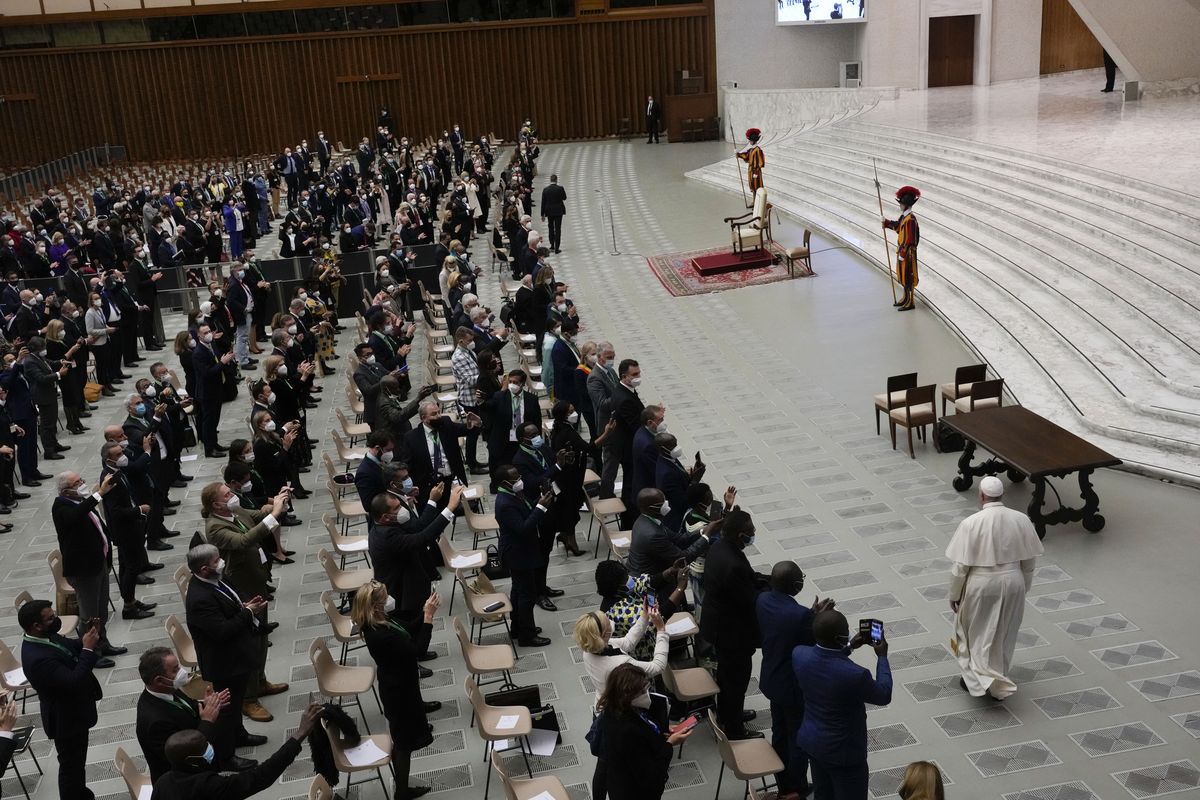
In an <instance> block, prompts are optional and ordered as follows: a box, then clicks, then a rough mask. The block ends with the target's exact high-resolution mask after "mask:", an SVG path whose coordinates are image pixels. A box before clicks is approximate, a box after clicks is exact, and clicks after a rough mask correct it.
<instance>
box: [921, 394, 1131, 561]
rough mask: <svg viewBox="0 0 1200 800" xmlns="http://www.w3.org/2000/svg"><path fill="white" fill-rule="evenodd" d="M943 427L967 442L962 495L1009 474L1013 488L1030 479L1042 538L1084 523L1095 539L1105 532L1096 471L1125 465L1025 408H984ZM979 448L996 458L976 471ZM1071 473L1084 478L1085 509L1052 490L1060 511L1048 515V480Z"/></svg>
mask: <svg viewBox="0 0 1200 800" xmlns="http://www.w3.org/2000/svg"><path fill="white" fill-rule="evenodd" d="M942 421H943V422H944V423H945V424H946V425H947V426H949V427H950V428H952V429H953V430H956V431H958V432H959V433H961V434H962V436H963V438H964V439H966V448H965V449H964V450H963V454H962V456H961V457H960V458H959V459H958V477H957V478H955V479H954V488H955V489H957V490H958V491H960V492H965V491H966V490H967V489H969V488H971V484H972V483H973V482H974V478H975V477H976V476H982V475H995V474H996V473H997V472H1005V471H1006V472H1007V473H1008V479H1009V480H1011V481H1013V482H1014V483H1018V482H1020V481H1023V480H1025V478H1029V479H1030V480H1031V481H1033V498H1032V499H1031V500H1030V501H1029V509H1028V514H1029V519H1030V520H1032V521H1033V525H1034V527H1035V528H1036V529H1037V533H1038V536H1039V537H1042V538H1045V536H1046V526H1047V525H1058V524H1061V523H1064V522H1079V521H1082V522H1083V527H1084V528H1085V529H1086V530H1087V531H1089V532H1091V533H1096V532H1098V531H1099V530H1100V529H1102V528H1103V527H1104V517H1103V516H1101V515H1100V514H1099V513H1097V512H1098V510H1099V508H1100V498H1099V496H1098V495H1097V494H1096V491H1095V489H1093V488H1092V482H1091V476H1092V473H1093V472H1094V471H1095V470H1097V469H1101V468H1103V467H1115V466H1117V465H1118V464H1120V463H1121V459H1119V458H1117V457H1115V456H1113V455H1112V454H1111V453H1106V452H1105V451H1103V450H1101V449H1100V448H1099V447H1096V446H1095V445H1093V444H1091V443H1090V442H1086V441H1084V440H1083V439H1081V438H1079V437H1078V436H1076V435H1075V434H1073V433H1071V432H1070V431H1067V430H1064V429H1062V428H1060V427H1058V426H1057V425H1055V424H1054V423H1053V422H1051V421H1050V420H1048V419H1046V418H1045V417H1042V416H1039V415H1038V414H1035V413H1034V412H1032V411H1030V410H1029V409H1027V408H1023V407H1021V406H1004V407H1001V408H982V409H979V410H977V411H972V412H971V413H969V414H954V415H951V416H949V417H942ZM976 447H982V448H983V449H984V450H987V451H988V452H989V453H992V454H993V456H995V457H994V458H990V459H988V460H987V461H981V462H980V463H978V464H975V465H972V464H971V459H972V458H974V456H975V448H976ZM1072 472H1078V473H1079V493H1080V495H1081V497H1082V499H1083V507H1082V508H1070V507H1068V506H1066V505H1065V504H1064V503H1063V501H1062V496H1061V495H1059V493H1058V490H1057V489H1055V488H1054V486H1053V485H1050V490H1051V491H1053V492H1054V495H1055V497H1057V498H1058V505H1059V507H1058V508H1057V509H1055V510H1054V511H1050V512H1048V513H1046V512H1043V511H1042V505H1043V503H1044V501H1045V498H1046V486H1047V485H1048V484H1047V479H1048V478H1065V477H1067V476H1068V475H1070V474H1071V473H1072Z"/></svg>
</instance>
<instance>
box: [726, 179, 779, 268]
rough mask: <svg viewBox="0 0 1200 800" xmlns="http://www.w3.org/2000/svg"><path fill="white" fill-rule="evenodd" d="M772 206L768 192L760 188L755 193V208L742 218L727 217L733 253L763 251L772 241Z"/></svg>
mask: <svg viewBox="0 0 1200 800" xmlns="http://www.w3.org/2000/svg"><path fill="white" fill-rule="evenodd" d="M770 214H771V206H770V204H769V203H768V202H767V190H766V188H765V187H760V188H759V189H758V191H756V192H755V193H754V206H753V207H752V208H751V209H750V211H749V212H748V213H746V214H742V215H741V216H740V217H726V218H725V222H727V223H728V224H729V236H730V238H731V239H732V240H733V252H735V253H741V252H744V251H745V250H747V249H755V250H761V249H762V248H764V247H766V244H767V242H769V241H771V216H770Z"/></svg>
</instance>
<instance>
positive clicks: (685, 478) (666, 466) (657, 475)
mask: <svg viewBox="0 0 1200 800" xmlns="http://www.w3.org/2000/svg"><path fill="white" fill-rule="evenodd" d="M691 483H692V478H691V476H690V475H688V473H687V470H686V469H684V468H683V466H682V465H681V464H680V463H679V462H678V461H676V460H675V459H673V458H668V457H667V456H662V455H660V456H659V457H658V461H657V463H656V464H655V466H654V486H655V488H657V489H658V490H659V491H661V492H662V493H663V494H664V495H666V497H667V502H668V503H669V504H670V505H671V512H670V513H669V514H667V516H665V517H664V518H663V524H664V525H666V526H667V527H668V528H671V529H673V530H679V529H681V528H682V527H683V516H684V514H686V513H687V510H688V500H687V490H688V486H690V485H691Z"/></svg>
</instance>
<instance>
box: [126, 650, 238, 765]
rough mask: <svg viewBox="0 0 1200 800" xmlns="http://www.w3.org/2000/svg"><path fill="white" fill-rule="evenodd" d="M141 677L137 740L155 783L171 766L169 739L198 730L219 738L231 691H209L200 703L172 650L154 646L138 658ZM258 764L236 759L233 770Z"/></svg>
mask: <svg viewBox="0 0 1200 800" xmlns="http://www.w3.org/2000/svg"><path fill="white" fill-rule="evenodd" d="M138 676H139V677H140V678H141V679H142V684H143V686H145V688H144V689H143V690H142V693H141V694H140V695H139V696H138V702H137V727H136V730H137V740H138V744H139V745H140V746H141V748H142V755H143V756H144V757H145V758H146V767H147V768H148V769H149V770H150V782H151V783H153V782H154V781H157V780H158V779H159V778H161V777H162V776H163V775H165V774H166V773H167V772H168V771H169V770H170V769H171V765H170V764H169V763H168V762H167V755H166V744H167V739H169V738H171V736H172V735H173V734H176V733H178V732H180V731H198V732H199V733H200V734H202V735H203V736H204V738H206V739H208V740H209V741H211V740H212V739H214V738H215V737H216V725H215V723H216V720H217V717H218V715H219V714H220V712H221V709H222V708H223V707H224V706H227V705H228V704H229V694H228V693H227V692H214V691H212V690H211V689H209V690H208V691H207V692H206V693H205V695H204V698H203V699H202V700H200V701H199V702H197V701H196V700H194V699H192V698H191V697H190V696H188V695H187V694H185V693H184V691H183V688H184V687H185V686H186V685H187V683H188V680H189V679H190V678H191V677H192V676H191V673H190V672H189V671H188V670H186V669H184V668H183V666H182V665H180V663H179V659H178V658H177V657H176V656H175V654H174V653H173V652H171V650H170V649H169V648H166V647H151V648H149V649H148V650H146V651H145V652H143V653H142V655H141V657H140V658H139V659H138ZM257 763H258V762H257V761H255V760H253V759H250V758H241V757H240V756H234V762H233V764H231V765H229V766H230V767H231V768H233V769H235V770H238V771H241V770H244V769H249V768H250V767H253V766H255V765H256V764H257Z"/></svg>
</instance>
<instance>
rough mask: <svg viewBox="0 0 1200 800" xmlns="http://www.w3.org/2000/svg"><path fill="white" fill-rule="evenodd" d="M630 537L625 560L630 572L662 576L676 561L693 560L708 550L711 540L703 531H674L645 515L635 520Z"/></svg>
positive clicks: (632, 573) (706, 569) (631, 573)
mask: <svg viewBox="0 0 1200 800" xmlns="http://www.w3.org/2000/svg"><path fill="white" fill-rule="evenodd" d="M630 538H631V541H630V544H629V558H628V559H627V561H626V563H627V564H628V565H629V574H630V575H659V574H661V573H662V572H663V571H664V570H665V569H667V568H668V567H670V566H671V565H672V564H674V563H675V561H676V560H678V559H680V558H682V559H684V560H685V561H688V562H689V563H690V562H691V561H693V560H694V559H695V558H696V557H697V556H701V555H704V553H705V551H707V550H708V540H706V539H705V538H704V537H703V536H701V535H700V534H698V533H696V534H689V533H683V532H680V531H677V530H672V529H670V528H667V527H666V526H665V525H663V524H661V523H660V522H659V521H658V520H656V519H653V518H651V517H647V516H646V515H645V514H642V515H640V516H639V517H638V518H637V519H636V520H635V521H634V523H633V532H632V534H631V536H630ZM707 571H708V568H707V567H705V572H706V573H707Z"/></svg>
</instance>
